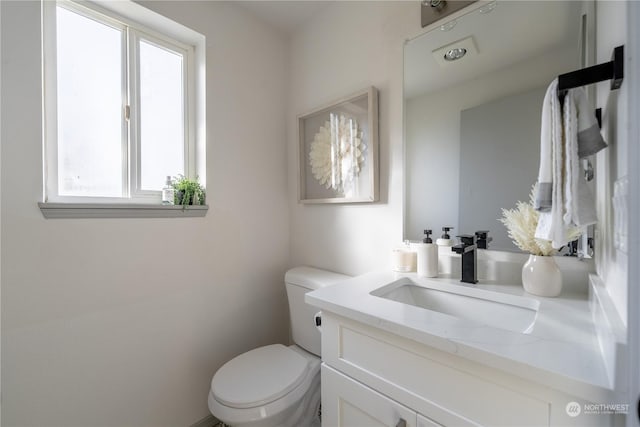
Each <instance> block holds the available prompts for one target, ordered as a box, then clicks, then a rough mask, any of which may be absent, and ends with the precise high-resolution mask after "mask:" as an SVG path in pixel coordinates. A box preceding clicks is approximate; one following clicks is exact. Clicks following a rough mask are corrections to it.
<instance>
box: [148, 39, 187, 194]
mask: <svg viewBox="0 0 640 427" xmlns="http://www.w3.org/2000/svg"><path fill="white" fill-rule="evenodd" d="M182 61H183V57H182V55H180V54H178V53H176V52H172V51H169V50H167V49H164V48H161V47H158V46H156V45H153V44H151V43H147V42H145V41H142V40H141V41H140V138H141V141H140V151H141V162H140V163H141V181H142V182H141V187H142V189H143V190H160V189H162V187H163V186H164V183H165V180H166V177H167V175H171V176H175V175H178V174H184V110H183V105H184V99H183V96H184V95H183V87H184V85H183V76H182Z"/></svg>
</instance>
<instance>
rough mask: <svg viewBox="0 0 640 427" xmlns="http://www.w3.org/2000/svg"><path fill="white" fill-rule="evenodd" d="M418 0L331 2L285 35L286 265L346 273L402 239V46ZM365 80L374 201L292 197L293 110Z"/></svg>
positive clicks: (368, 264) (380, 264) (416, 18)
mask: <svg viewBox="0 0 640 427" xmlns="http://www.w3.org/2000/svg"><path fill="white" fill-rule="evenodd" d="M419 30H420V3H419V2H416V1H408V2H395V1H394V2H376V1H373V2H367V1H362V2H336V3H333V4H332V5H331V6H329V7H327V8H325V9H322V11H321V13H320V14H318V15H317V16H314V17H313V19H312V20H311V21H310V22H309V23H308V24H307V25H306V26H305V27H304V28H303V29H301V30H299V31H298V32H297V33H296V34H295V35H294V36H293V38H292V40H291V47H290V53H291V58H290V67H291V71H290V72H291V76H290V85H289V88H290V89H289V110H288V116H287V123H288V126H289V127H288V129H289V132H288V141H289V163H288V164H289V168H288V169H289V183H290V186H289V200H290V212H291V260H292V264H310V265H315V266H317V267H322V268H326V269H330V270H335V271H339V272H343V273H347V274H358V273H364V272H366V271H370V270H375V269H385V268H388V266H389V260H390V249H391V248H392V247H393V246H394V245H395V244H397V243H399V242H401V240H402V209H403V206H402V203H403V197H402V193H403V184H402V156H403V152H402V145H403V144H402V120H403V118H402V50H403V41H404V39H405V38H407V37H408V36H409V35H410V34H411V33H412V32H414V33H415V32H417V31H419ZM370 85H373V86H375V87H377V88H378V90H379V109H380V114H379V117H380V125H379V129H380V156H379V158H380V202H379V203H376V204H364V205H339V206H336V205H324V206H323V205H302V204H298V203H297V181H298V179H297V176H296V170H297V167H296V164H297V161H298V160H297V144H298V137H297V130H296V120H295V119H296V116H297V115H299V114H303V113H305V112H307V111H310V110H312V109H314V108H316V107H320V106H322V105H325V104H327V103H329V102H331V101H333V100H335V99H339V98H342V97H344V96H347V95H349V94H351V93H354V92H356V91H358V90H360V89H364V88H366V87H368V86H370Z"/></svg>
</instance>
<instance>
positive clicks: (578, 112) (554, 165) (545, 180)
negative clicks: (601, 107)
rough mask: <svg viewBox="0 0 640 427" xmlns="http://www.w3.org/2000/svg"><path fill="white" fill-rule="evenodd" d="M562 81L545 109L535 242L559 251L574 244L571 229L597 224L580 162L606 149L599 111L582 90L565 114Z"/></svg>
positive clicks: (570, 97)
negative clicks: (596, 112)
mask: <svg viewBox="0 0 640 427" xmlns="http://www.w3.org/2000/svg"><path fill="white" fill-rule="evenodd" d="M557 87H558V82H557V79H556V80H554V81H553V82H551V84H550V85H549V88H548V89H547V92H546V94H545V97H544V101H543V105H542V123H541V129H540V170H539V172H538V189H537V192H536V197H535V200H534V208H535V209H536V210H538V211H540V217H539V219H538V227H537V228H536V234H535V237H536V238H538V239H544V240H549V241H551V242H552V246H553V247H554V248H556V249H559V248H561V247H562V246H564V245H566V244H567V243H568V241H567V228H568V227H570V226H577V227H583V226H587V225H590V224H594V223H596V222H597V214H596V209H595V201H594V198H593V195H592V194H591V191H590V190H589V187H588V186H587V183H586V181H585V180H584V178H583V176H584V172H583V170H582V166H581V164H580V158H582V157H586V156H588V155H591V154H594V153H596V152H597V151H600V150H601V149H603V148H605V147H606V146H607V144H606V143H605V142H604V140H603V139H602V135H601V134H600V129H599V127H598V125H597V122H596V120H595V117H594V115H593V110H592V108H591V106H590V105H589V102H588V101H587V98H586V94H585V92H584V90H583V89H582V88H578V89H571V90H569V91H568V93H567V95H566V96H565V99H564V110H561V109H560V102H559V101H558V94H557Z"/></svg>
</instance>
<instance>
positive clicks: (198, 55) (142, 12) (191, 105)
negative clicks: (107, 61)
mask: <svg viewBox="0 0 640 427" xmlns="http://www.w3.org/2000/svg"><path fill="white" fill-rule="evenodd" d="M57 6H62V7H64V8H66V9H69V10H71V11H73V12H76V13H79V14H81V15H83V16H85V17H88V18H90V19H95V20H96V21H98V22H100V23H103V24H106V25H109V26H112V27H114V28H117V29H121V30H123V39H122V43H123V44H122V47H123V49H122V50H123V88H122V99H123V106H122V112H123V120H122V123H123V126H122V132H123V133H122V136H123V138H122V140H123V149H122V153H123V160H122V161H123V187H124V188H123V196H122V197H87V196H61V195H59V192H58V150H57V111H56V109H57V93H56V86H57V78H56V70H57V67H56V66H57V64H56V45H57V43H56V7H57ZM42 14H43V37H42V38H43V40H42V42H43V44H42V46H43V110H44V111H43V120H44V134H43V153H44V154H43V164H44V183H43V189H44V191H43V203H41V204H40V205H41V209H42V208H43V206H46V205H49V206H52V205H53V204H56V205H60V204H64V206H65V208H66V209H69V205H70V204H78V205H83V206H80V208H82V209H86V207H87V206H88V205H87V204H89V205H90V206H91V207H92V208H99V207H100V206H103V205H104V206H105V207H107V208H109V205H113V204H133V205H135V204H159V203H160V201H161V192H160V191H148V190H147V191H145V190H142V189H141V176H140V173H141V167H140V166H141V159H140V149H141V147H140V144H141V140H140V129H139V127H138V124H139V111H138V106H139V100H140V93H139V87H140V84H139V81H138V80H139V75H138V73H137V70H136V69H135V67H136V66H137V64H138V63H139V49H138V43H139V41H140V40H144V41H145V42H148V43H150V44H153V45H156V46H159V47H161V48H164V49H167V50H169V51H174V52H177V53H179V54H181V55H183V75H184V76H185V78H184V85H185V87H184V89H183V96H184V108H183V114H184V115H185V120H184V133H185V139H184V141H185V144H184V150H185V152H184V161H185V165H184V168H185V176H187V177H189V178H192V179H194V178H196V177H197V178H198V179H199V181H200V182H201V183H202V184H203V185H204V183H206V168H205V161H206V127H205V62H206V60H205V46H206V43H205V37H204V36H203V35H201V34H199V33H197V32H195V31H193V30H191V29H189V28H187V27H184V26H183V25H181V24H178V23H176V22H173V21H171V20H169V19H167V18H165V17H163V16H161V15H159V14H157V13H155V12H153V11H150V10H148V9H146V8H144V7H142V6H140V5H138V4H136V3H133V2H131V1H118V2H112V1H108V0H107V1H93V2H88V1H73V0H58V1H43V2H42ZM133 55H135V61H129V58H130V57H131V56H133ZM126 109H128V121H127V120H126V118H125V111H126ZM155 211H156V210H154V212H155ZM44 212H45V211H44V209H43V213H44ZM118 212H123V210H122V206H120V207H119V208H118ZM45 216H46V214H45ZM92 216H96V215H92ZM108 216H112V215H108ZM123 216H132V215H130V214H129V215H127V213H126V212H124V215H123ZM133 216H137V214H134V215H133ZM76 217H77V216H76Z"/></svg>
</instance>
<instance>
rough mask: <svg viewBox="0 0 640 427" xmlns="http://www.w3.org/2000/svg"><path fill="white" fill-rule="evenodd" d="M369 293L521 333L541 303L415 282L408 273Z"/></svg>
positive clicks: (530, 327)
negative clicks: (407, 275) (406, 275)
mask: <svg viewBox="0 0 640 427" xmlns="http://www.w3.org/2000/svg"><path fill="white" fill-rule="evenodd" d="M371 295H373V296H377V297H380V298H385V299H388V300H391V301H396V302H398V303H402V304H408V305H411V306H415V307H419V308H422V309H425V310H431V311H437V312H440V313H443V314H447V315H449V316H454V317H457V318H459V319H464V320H470V321H473V322H476V323H479V324H483V325H487V326H491V327H494V328H499V329H506V330H509V331H514V332H520V333H523V334H528V333H530V332H531V331H532V330H533V326H534V324H535V321H536V316H537V314H538V308H539V307H540V302H539V301H537V300H534V299H532V298H526V297H520V296H515V295H508V294H503V293H499V292H491V291H486V290H482V289H477V288H472V287H466V286H460V285H451V284H446V283H438V282H435V281H428V282H427V281H425V283H420V284H418V283H416V282H414V281H413V280H411V279H410V278H408V277H404V278H402V279H399V280H396V281H395V282H392V283H390V284H389V285H386V286H383V287H381V288H378V289H376V290H374V291H372V292H371Z"/></svg>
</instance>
